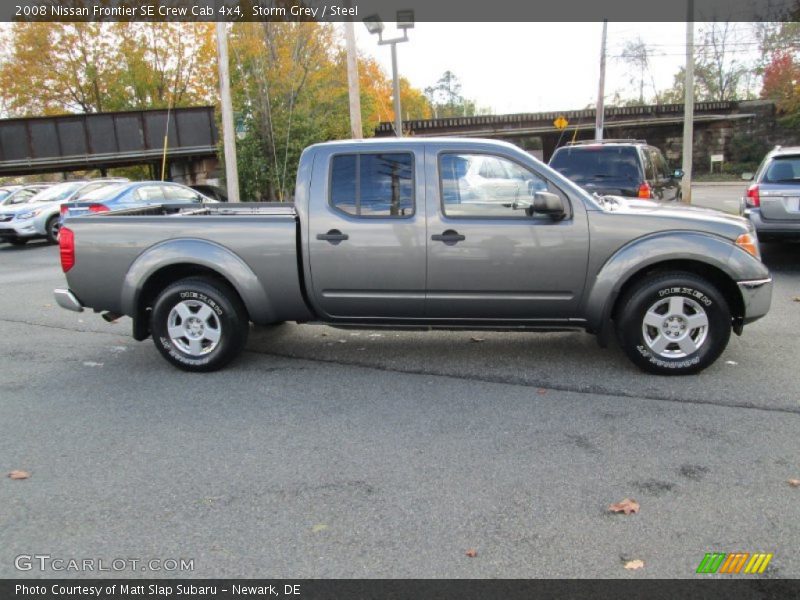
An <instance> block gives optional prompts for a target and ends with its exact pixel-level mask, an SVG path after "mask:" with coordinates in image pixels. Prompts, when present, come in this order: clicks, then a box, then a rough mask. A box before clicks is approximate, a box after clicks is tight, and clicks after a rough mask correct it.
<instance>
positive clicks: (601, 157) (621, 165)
mask: <svg viewBox="0 0 800 600" xmlns="http://www.w3.org/2000/svg"><path fill="white" fill-rule="evenodd" d="M550 166H551V167H552V168H554V169H555V170H556V171H558V172H559V173H561V174H562V175H564V176H565V177H568V178H569V179H571V180H572V181H574V182H575V183H577V184H578V185H579V186H581V187H582V188H584V189H585V190H587V191H589V192H592V193H595V194H599V195H601V196H606V195H608V196H628V197H632V198H652V199H654V200H664V201H669V200H678V199H680V196H681V186H680V180H681V177H683V171H681V170H680V169H678V170H675V171H671V170H670V169H669V167H668V166H667V161H666V160H665V159H664V155H663V154H662V153H661V150H659V149H658V148H656V147H655V146H650V145H648V144H647V142H645V141H644V140H602V141H596V140H594V141H583V142H576V143H572V144H568V145H566V146H562V147H561V148H557V149H556V151H555V152H554V153H553V156H552V157H551V158H550Z"/></svg>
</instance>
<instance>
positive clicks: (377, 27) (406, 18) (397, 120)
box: [364, 10, 414, 137]
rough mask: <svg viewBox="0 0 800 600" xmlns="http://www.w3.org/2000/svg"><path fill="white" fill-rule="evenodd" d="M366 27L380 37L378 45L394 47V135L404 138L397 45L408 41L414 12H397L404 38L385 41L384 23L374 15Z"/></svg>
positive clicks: (398, 25) (368, 18)
mask: <svg viewBox="0 0 800 600" xmlns="http://www.w3.org/2000/svg"><path fill="white" fill-rule="evenodd" d="M364 25H365V26H366V28H367V31H369V32H370V33H372V34H375V35H377V36H378V45H379V46H385V45H387V44H389V45H391V46H392V88H393V90H394V133H395V135H396V136H397V137H403V113H402V112H401V111H402V108H401V106H400V74H399V73H398V71H397V44H399V43H401V42H407V41H408V30H409V29H411V28H413V27H414V11H413V10H398V11H397V28H398V29H402V30H403V36H402V37H396V38H392V39H391V40H385V39H383V21H381V18H380V17H379V16H378V15H372V16H370V17H367V18H366V19H364Z"/></svg>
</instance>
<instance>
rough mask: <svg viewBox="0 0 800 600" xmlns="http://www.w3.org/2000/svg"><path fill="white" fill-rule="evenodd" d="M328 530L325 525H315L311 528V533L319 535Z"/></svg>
mask: <svg viewBox="0 0 800 600" xmlns="http://www.w3.org/2000/svg"><path fill="white" fill-rule="evenodd" d="M327 528H328V526H327V525H325V523H317V524H316V525H314V526H313V527H312V528H311V531H312V532H314V533H319V532H320V531H325V530H326V529H327Z"/></svg>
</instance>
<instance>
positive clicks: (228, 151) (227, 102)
mask: <svg viewBox="0 0 800 600" xmlns="http://www.w3.org/2000/svg"><path fill="white" fill-rule="evenodd" d="M225 27H226V25H225V23H223V22H221V21H218V22H217V64H218V66H219V95H220V100H221V106H222V141H223V146H224V148H225V183H226V185H227V188H228V199H229V201H230V202H239V169H238V168H237V166H236V136H235V132H234V129H233V104H232V102H231V80H230V74H229V72H228V33H227V31H226V29H225Z"/></svg>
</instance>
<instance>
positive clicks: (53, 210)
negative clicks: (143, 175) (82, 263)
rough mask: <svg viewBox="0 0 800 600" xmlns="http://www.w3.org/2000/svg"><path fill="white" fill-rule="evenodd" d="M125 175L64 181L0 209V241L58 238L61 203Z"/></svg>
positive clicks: (116, 181)
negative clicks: (26, 199) (19, 202)
mask: <svg viewBox="0 0 800 600" xmlns="http://www.w3.org/2000/svg"><path fill="white" fill-rule="evenodd" d="M124 181H128V180H127V179H121V178H119V179H95V180H91V181H85V180H83V181H66V182H64V183H59V184H57V185H54V186H52V187H49V188H47V189H45V190H42V191H41V192H39V193H38V194H36V195H35V196H34V197H33V198H31V199H30V202H27V203H25V204H22V205H20V206H14V207H11V208H5V207H4V208H3V209H2V210H0V241H2V242H9V243H11V244H15V245H20V244H25V243H26V242H27V241H28V240H31V239H36V238H46V239H47V241H49V242H50V243H52V244H55V243H56V242H58V230H59V228H60V226H61V225H60V216H61V205H62V204H64V203H66V202H70V201H72V200H76V199H79V198H81V197H82V196H83V195H84V194H87V193H89V192H90V191H92V190H95V189H98V188H100V187H103V186H106V185H108V184H110V183H120V182H124Z"/></svg>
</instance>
